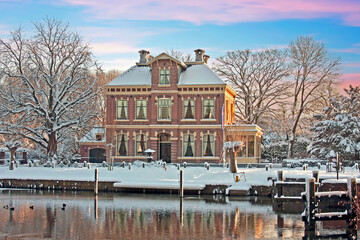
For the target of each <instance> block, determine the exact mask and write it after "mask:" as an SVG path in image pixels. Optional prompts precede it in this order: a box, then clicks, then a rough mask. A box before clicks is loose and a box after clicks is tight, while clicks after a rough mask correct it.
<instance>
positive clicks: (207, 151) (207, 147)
mask: <svg viewBox="0 0 360 240" xmlns="http://www.w3.org/2000/svg"><path fill="white" fill-rule="evenodd" d="M204 156H213V151H212V147H211V139H210V135H207V140H206V142H205V152H204Z"/></svg>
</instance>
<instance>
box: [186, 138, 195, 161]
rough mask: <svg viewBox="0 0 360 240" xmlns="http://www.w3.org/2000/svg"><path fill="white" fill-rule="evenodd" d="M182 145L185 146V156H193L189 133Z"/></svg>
mask: <svg viewBox="0 0 360 240" xmlns="http://www.w3.org/2000/svg"><path fill="white" fill-rule="evenodd" d="M184 145H185V146H186V152H185V154H184V156H185V157H193V156H194V151H193V144H192V139H191V135H190V134H189V135H188V139H187V142H186V141H185V142H184Z"/></svg>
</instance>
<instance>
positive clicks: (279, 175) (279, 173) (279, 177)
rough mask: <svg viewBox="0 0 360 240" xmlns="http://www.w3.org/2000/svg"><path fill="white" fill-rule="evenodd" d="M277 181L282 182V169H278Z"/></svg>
mask: <svg viewBox="0 0 360 240" xmlns="http://www.w3.org/2000/svg"><path fill="white" fill-rule="evenodd" d="M277 173H278V181H280V182H283V181H284V171H278V172H277Z"/></svg>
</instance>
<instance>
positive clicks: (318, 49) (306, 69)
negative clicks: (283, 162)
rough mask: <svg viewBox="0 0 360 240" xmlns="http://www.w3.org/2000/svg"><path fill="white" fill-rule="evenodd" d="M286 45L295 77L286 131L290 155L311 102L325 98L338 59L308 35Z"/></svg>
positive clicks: (332, 80)
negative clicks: (287, 129) (288, 124)
mask: <svg viewBox="0 0 360 240" xmlns="http://www.w3.org/2000/svg"><path fill="white" fill-rule="evenodd" d="M289 48H290V59H291V66H292V76H293V80H294V81H293V88H292V91H293V93H292V95H291V109H290V116H289V120H290V129H289V131H288V142H289V150H288V157H289V158H290V157H292V156H293V146H294V142H295V139H296V134H297V131H298V128H299V124H300V122H301V120H302V119H303V118H304V117H306V115H307V114H308V113H309V112H311V111H312V110H313V109H311V108H310V107H311V106H314V104H315V103H319V101H320V100H323V99H324V96H326V95H325V94H326V92H325V91H323V90H324V89H326V88H328V87H329V86H331V85H332V83H334V80H336V79H337V78H338V76H339V65H340V59H339V58H334V57H331V56H330V55H329V54H328V52H327V50H326V48H325V46H324V44H323V43H321V42H318V41H315V40H314V39H313V38H311V37H304V36H301V37H298V38H297V39H296V40H295V41H293V42H291V43H290V46H289Z"/></svg>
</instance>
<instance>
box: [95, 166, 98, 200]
mask: <svg viewBox="0 0 360 240" xmlns="http://www.w3.org/2000/svg"><path fill="white" fill-rule="evenodd" d="M98 190H99V170H98V169H97V168H96V169H95V181H94V194H95V195H98Z"/></svg>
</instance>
